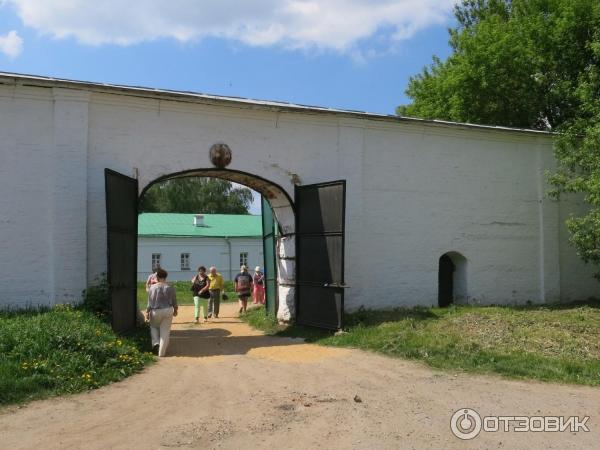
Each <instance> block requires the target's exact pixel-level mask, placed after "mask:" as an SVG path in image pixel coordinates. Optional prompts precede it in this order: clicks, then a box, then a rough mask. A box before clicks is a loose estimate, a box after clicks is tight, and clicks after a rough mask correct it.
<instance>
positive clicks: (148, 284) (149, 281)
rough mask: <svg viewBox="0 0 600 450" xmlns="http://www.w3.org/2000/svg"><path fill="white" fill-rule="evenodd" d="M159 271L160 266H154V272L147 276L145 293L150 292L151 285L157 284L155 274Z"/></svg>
mask: <svg viewBox="0 0 600 450" xmlns="http://www.w3.org/2000/svg"><path fill="white" fill-rule="evenodd" d="M159 270H160V266H156V267H155V268H154V272H152V273H151V274H150V275H149V276H148V279H147V280H146V292H150V287H151V286H152V285H153V284H156V283H158V277H157V276H156V272H158V271H159Z"/></svg>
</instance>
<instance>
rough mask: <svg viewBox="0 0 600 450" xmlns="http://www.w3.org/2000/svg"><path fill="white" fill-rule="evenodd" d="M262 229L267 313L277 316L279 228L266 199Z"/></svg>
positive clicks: (263, 199) (263, 207)
mask: <svg viewBox="0 0 600 450" xmlns="http://www.w3.org/2000/svg"><path fill="white" fill-rule="evenodd" d="M262 228H263V259H264V267H263V271H264V274H265V283H264V284H265V299H266V312H267V314H271V315H273V316H275V315H277V261H276V259H275V240H276V235H277V228H276V227H275V220H274V217H273V209H271V205H270V204H269V202H268V201H267V200H266V199H265V198H264V197H263V198H262Z"/></svg>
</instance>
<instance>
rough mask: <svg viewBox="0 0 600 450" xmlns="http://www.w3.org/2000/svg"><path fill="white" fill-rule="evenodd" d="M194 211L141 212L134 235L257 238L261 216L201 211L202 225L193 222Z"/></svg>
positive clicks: (260, 227)
mask: <svg viewBox="0 0 600 450" xmlns="http://www.w3.org/2000/svg"><path fill="white" fill-rule="evenodd" d="M194 216H195V214H171V213H143V214H140V215H139V217H138V236H178V237H261V236H262V223H261V216H253V215H249V214H247V215H237V214H204V226H200V227H197V226H195V225H194Z"/></svg>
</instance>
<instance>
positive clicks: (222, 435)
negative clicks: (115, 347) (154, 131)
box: [0, 304, 600, 450]
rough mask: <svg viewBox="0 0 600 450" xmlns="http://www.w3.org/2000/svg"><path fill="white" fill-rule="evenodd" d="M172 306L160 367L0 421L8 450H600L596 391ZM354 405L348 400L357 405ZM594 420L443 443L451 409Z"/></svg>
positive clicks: (228, 308)
mask: <svg viewBox="0 0 600 450" xmlns="http://www.w3.org/2000/svg"><path fill="white" fill-rule="evenodd" d="M191 310H192V308H191V307H182V308H181V313H180V315H179V317H178V318H176V324H175V325H174V327H173V332H172V341H171V347H170V352H169V353H170V357H167V358H164V359H161V360H160V361H159V362H158V363H157V364H155V365H154V366H152V367H150V368H149V369H147V370H145V371H144V372H143V373H141V374H139V375H136V376H133V377H131V378H128V379H127V380H125V381H123V382H121V383H116V384H113V385H111V386H107V387H104V388H102V389H99V390H96V391H91V392H88V393H85V394H78V395H73V396H68V397H63V398H56V399H50V400H43V401H37V402H33V403H30V404H28V405H27V406H25V407H22V408H16V407H11V408H8V409H4V410H2V411H0V448H6V449H41V448H44V449H137V448H145V449H160V448H176V447H181V448H218V449H253V448H285V449H312V448H319V449H322V450H326V449H338V448H339V449H349V448H352V449H369V450H372V449H396V448H399V449H412V448H415V449H441V448H461V449H464V448H490V449H496V448H499V449H518V448H523V449H525V448H527V449H533V448H548V449H549V448H555V449H567V448H573V449H583V448H590V449H591V448H598V445H599V444H598V442H600V389H593V388H587V387H576V386H565V385H556V384H542V383H534V382H515V381H508V380H503V379H500V378H496V377H484V376H472V375H465V374H452V373H442V372H436V371H433V370H431V369H429V368H427V367H425V366H422V365H420V364H417V363H412V362H407V361H402V360H397V359H391V358H387V357H383V356H378V355H373V354H369V353H366V352H363V351H359V350H345V349H332V348H325V347H319V346H314V345H308V344H304V343H302V342H301V341H298V340H292V339H282V338H274V337H268V336H264V335H261V334H260V333H259V332H257V331H255V330H253V329H251V328H250V327H248V326H247V325H245V324H243V323H240V322H239V320H238V319H237V318H236V315H237V314H236V311H235V306H234V305H232V304H225V305H223V306H222V314H221V318H220V319H216V320H214V321H213V322H211V323H208V324H202V325H200V326H198V325H194V324H193V323H192V321H191V318H192V311H191ZM355 396H358V397H359V398H357V400H359V399H360V400H362V401H360V402H357V401H355V399H354V398H355ZM465 407H469V408H473V409H474V410H476V411H478V412H479V413H480V414H481V415H482V416H483V415H485V416H488V415H505V416H507V415H510V416H515V415H517V416H523V415H534V416H542V415H579V416H590V419H589V421H588V422H587V426H588V427H589V428H590V432H579V433H569V432H562V433H559V432H547V433H532V432H529V433H517V432H514V431H513V432H496V433H489V432H488V433H485V432H482V433H481V434H480V435H479V436H478V437H476V438H475V439H474V440H471V441H462V440H460V439H458V438H456V437H455V436H453V435H452V433H451V431H450V426H449V424H450V417H451V416H452V414H453V412H454V411H456V410H458V409H460V408H465Z"/></svg>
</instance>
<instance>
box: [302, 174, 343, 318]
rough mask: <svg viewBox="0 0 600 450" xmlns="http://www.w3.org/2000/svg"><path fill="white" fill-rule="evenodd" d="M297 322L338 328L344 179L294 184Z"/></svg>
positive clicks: (341, 285)
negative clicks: (300, 184) (301, 184)
mask: <svg viewBox="0 0 600 450" xmlns="http://www.w3.org/2000/svg"><path fill="white" fill-rule="evenodd" d="M295 201H296V287H297V292H296V296H297V305H296V306H297V322H298V323H299V324H300V325H309V326H314V327H319V328H328V329H334V330H335V329H340V328H342V325H343V315H344V288H345V287H346V286H345V284H344V226H345V213H346V181H344V180H342V181H333V182H329V183H319V184H312V185H305V186H296V191H295Z"/></svg>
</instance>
